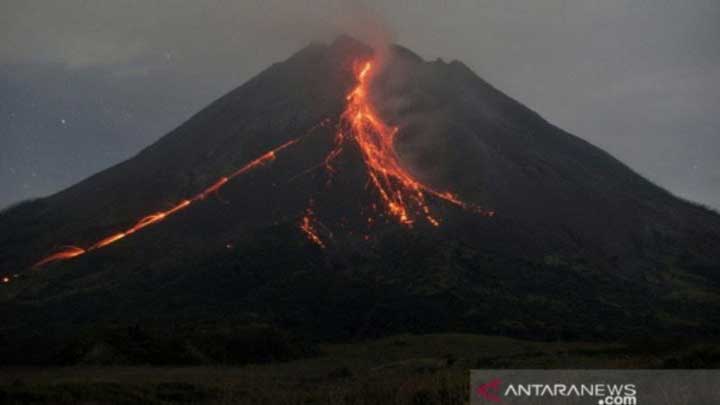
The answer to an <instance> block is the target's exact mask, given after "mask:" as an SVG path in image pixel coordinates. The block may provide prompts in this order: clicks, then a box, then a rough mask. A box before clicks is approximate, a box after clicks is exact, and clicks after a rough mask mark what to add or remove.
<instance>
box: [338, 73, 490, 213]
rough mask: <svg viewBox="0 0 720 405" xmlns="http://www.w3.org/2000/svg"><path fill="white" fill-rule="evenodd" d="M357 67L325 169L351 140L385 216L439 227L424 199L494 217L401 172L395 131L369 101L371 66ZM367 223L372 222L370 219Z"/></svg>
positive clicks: (403, 169)
mask: <svg viewBox="0 0 720 405" xmlns="http://www.w3.org/2000/svg"><path fill="white" fill-rule="evenodd" d="M358 66H359V68H358V69H357V73H356V74H357V76H356V79H357V85H356V87H355V88H354V89H353V90H352V91H351V92H350V93H349V94H348V95H347V97H346V100H347V107H346V108H345V111H344V112H343V113H342V116H341V117H340V119H341V122H340V125H339V130H338V133H337V135H336V141H335V147H334V149H333V150H332V151H331V152H330V153H329V154H328V156H327V158H326V159H325V166H326V168H327V169H328V170H329V171H331V172H333V171H334V169H333V167H332V164H331V162H332V160H334V159H335V158H336V157H337V156H339V155H340V153H341V151H342V148H343V143H344V142H345V141H346V140H347V139H348V138H350V139H352V140H354V141H355V143H356V144H357V145H358V147H359V149H360V151H361V153H362V157H363V161H364V162H365V166H366V167H367V174H368V177H369V178H370V181H371V183H372V185H373V186H374V188H375V190H376V191H377V192H378V194H379V195H380V198H381V199H382V202H383V204H384V206H385V209H386V211H387V213H388V214H390V216H392V217H394V218H395V219H396V220H397V221H398V222H400V223H401V224H403V225H406V226H412V225H413V223H415V222H416V218H418V217H422V218H424V219H425V220H426V221H427V222H428V223H430V224H432V225H433V226H439V225H440V221H439V220H438V219H437V218H436V217H435V216H434V215H433V214H432V212H431V210H430V207H429V205H428V202H427V198H426V195H432V196H435V197H437V198H440V199H442V200H444V201H447V202H449V203H452V204H454V205H457V206H459V207H461V208H463V209H466V210H470V211H474V212H476V213H478V214H482V215H486V216H493V215H494V212H493V211H485V210H483V209H481V208H480V207H477V206H475V205H472V204H468V203H465V202H463V201H462V200H460V199H459V198H458V197H457V196H456V195H454V194H452V193H450V192H439V191H437V190H435V189H433V188H431V187H429V186H427V185H425V184H423V183H421V182H420V181H418V180H417V179H415V178H414V177H413V176H412V175H411V174H410V173H408V171H407V170H405V168H403V166H402V164H401V163H400V158H399V157H398V155H397V153H396V152H395V138H396V136H397V133H398V128H397V127H391V126H389V125H388V124H386V123H385V122H383V121H382V120H381V119H380V118H379V116H378V114H377V113H376V110H375V108H374V107H373V105H372V102H371V99H370V95H369V94H370V75H371V74H372V70H373V67H374V65H373V62H372V61H368V62H365V63H363V64H360V65H358ZM344 131H347V133H345V132H344ZM368 221H369V222H372V219H369V220H368Z"/></svg>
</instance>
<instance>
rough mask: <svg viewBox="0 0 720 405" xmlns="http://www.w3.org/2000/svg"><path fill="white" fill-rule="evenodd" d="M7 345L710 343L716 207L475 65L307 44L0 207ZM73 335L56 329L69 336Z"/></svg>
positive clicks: (342, 44)
mask: <svg viewBox="0 0 720 405" xmlns="http://www.w3.org/2000/svg"><path fill="white" fill-rule="evenodd" d="M0 270H2V271H1V273H2V275H4V277H7V280H5V281H6V283H5V284H4V285H2V286H0V287H2V288H0V294H2V295H1V297H2V298H1V299H2V301H1V302H0V315H1V316H2V317H3V319H4V320H5V321H4V329H3V331H4V333H5V334H8V335H13V336H15V335H22V334H23V333H24V332H23V331H29V330H33V331H35V333H43V332H37V331H48V330H51V329H52V330H56V331H63V330H69V329H73V328H76V327H78V326H84V325H91V324H96V323H103V322H118V323H122V322H141V321H148V322H150V321H152V322H156V323H160V324H162V323H168V324H170V323H174V322H180V321H182V322H208V321H214V320H223V321H229V322H233V323H235V324H257V323H264V324H272V325H277V326H278V327H281V328H284V329H287V330H290V331H292V332H294V333H299V334H305V335H308V336H313V337H315V338H319V339H326V338H327V339H344V338H354V337H364V336H376V335H383V334H390V333H396V332H424V331H472V332H483V333H496V334H506V335H519V336H527V337H532V338H560V337H564V338H568V337H572V338H603V339H604V338H612V337H618V336H627V335H632V336H645V335H648V334H660V335H702V336H709V335H716V334H717V333H718V332H719V329H720V323H719V321H720V216H718V215H717V214H716V213H714V212H711V211H710V210H707V209H704V208H702V207H700V206H697V205H695V204H692V203H689V202H687V201H683V200H681V199H678V198H676V197H674V196H673V195H671V194H670V193H668V192H667V191H665V190H663V189H661V188H659V187H657V186H655V185H653V184H652V183H650V182H649V181H647V180H645V179H644V178H642V177H641V176H639V175H638V174H636V173H634V172H633V171H632V170H630V169H629V168H628V167H626V166H625V165H624V164H622V163H621V162H619V161H618V160H616V159H614V158H613V157H612V156H610V155H609V154H608V153H606V152H604V151H602V150H600V149H598V148H597V147H594V146H593V145H590V144H589V143H587V142H585V141H583V140H582V139H580V138H577V137H575V136H573V135H571V134H568V133H567V132H565V131H563V130H561V129H559V128H557V127H555V126H553V125H551V124H550V123H548V122H547V121H545V120H544V119H543V118H541V117H540V116H539V115H537V114H536V113H534V112H533V111H531V110H530V109H528V108H527V107H525V106H523V105H521V104H520V103H518V102H516V101H514V100H512V99H511V98H509V97H508V96H506V95H505V94H503V93H502V92H500V91H499V90H497V89H495V88H494V87H492V86H491V85H489V84H488V83H486V82H485V81H483V80H482V79H481V78H479V77H478V76H477V75H475V74H474V73H473V72H472V71H471V70H470V69H469V68H468V67H467V66H465V65H464V64H462V63H461V62H457V61H453V62H450V63H445V62H443V61H440V60H438V61H434V62H427V61H424V60H422V59H421V58H420V57H418V56H417V55H415V54H414V53H412V52H411V51H409V50H407V49H405V48H402V47H400V46H392V47H391V48H390V51H389V52H388V54H387V56H384V57H382V58H380V57H379V56H377V55H376V54H375V52H374V51H373V50H372V49H371V48H369V47H367V46H366V45H364V44H362V43H360V42H358V41H355V40H353V39H351V38H348V37H341V38H339V39H337V40H336V41H335V42H333V43H332V44H330V45H325V44H312V45H310V46H308V47H306V48H304V49H302V50H301V51H299V52H298V53H296V54H295V55H293V56H292V57H290V58H289V59H288V60H286V61H284V62H281V63H277V64H274V65H272V66H271V67H269V68H268V69H267V70H265V71H263V72H262V73H260V74H259V75H257V76H256V77H254V78H253V79H251V80H250V81H248V82H247V83H245V84H243V85H242V86H240V87H238V88H237V89H235V90H233V91H231V92H230V93H228V94H227V95H225V96H223V97H221V98H220V99H218V100H217V101H215V102H213V103H212V104H210V105H209V106H208V107H207V108H205V109H204V110H202V111H200V112H199V113H198V114H196V115H195V116H193V117H192V118H190V119H189V120H188V121H187V122H185V123H184V124H182V125H181V126H180V127H178V128H177V129H175V130H174V131H172V132H170V133H169V134H167V135H166V136H164V137H162V138H161V139H160V140H159V141H157V142H155V143H154V144H152V145H151V146H149V147H148V148H146V149H145V150H143V151H142V152H140V153H139V154H138V155H137V156H135V157H133V158H131V159H129V160H127V161H125V162H123V163H120V164H118V165H116V166H114V167H112V168H109V169H107V170H105V171H103V172H101V173H98V174H96V175H94V176H92V177H90V178H88V179H86V180H84V181H82V182H80V183H78V184H76V185H75V186H73V187H70V188H69V189H67V190H64V191H62V192H60V193H57V194H55V195H52V196H50V197H47V198H42V199H38V200H34V201H29V202H25V203H23V204H20V205H18V206H15V207H13V208H11V209H8V210H6V211H5V212H3V213H2V214H1V216H0ZM58 333H59V332H58Z"/></svg>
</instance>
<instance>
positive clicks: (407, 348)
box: [0, 334, 720, 405]
mask: <svg viewBox="0 0 720 405" xmlns="http://www.w3.org/2000/svg"><path fill="white" fill-rule="evenodd" d="M719 365H720V345H709V344H693V345H685V344H678V343H677V342H675V343H670V342H666V343H657V342H655V343H648V342H639V343H634V344H598V343H582V342H574V343H567V342H565V343H562V342H559V343H548V342H531V341H523V340H516V339H510V338H502V337H491V336H478V335H461V334H442V335H422V336H411V335H402V336H394V337H389V338H384V339H379V340H374V341H368V342H360V343H353V344H335V345H324V346H321V354H320V355H319V356H316V357H312V358H307V359H302V360H295V361H290V362H284V363H272V364H262V365H245V366H238V367H227V366H222V367H211V366H202V367H199V366H198V367H142V366H133V367H126V366H105V367H95V366H74V367H50V368H29V367H12V368H2V369H0V403H3V404H26V403H27V404H45V403H47V404H167V403H198V404H328V405H330V404H333V405H335V404H339V405H343V404H458V403H465V402H467V401H468V388H467V387H468V381H469V380H468V370H469V369H472V368H668V367H670V368H673V367H678V368H712V367H718V366H719Z"/></svg>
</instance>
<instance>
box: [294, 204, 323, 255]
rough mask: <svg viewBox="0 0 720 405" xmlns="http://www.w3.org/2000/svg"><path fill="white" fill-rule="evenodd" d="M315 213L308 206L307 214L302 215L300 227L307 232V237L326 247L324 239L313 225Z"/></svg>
mask: <svg viewBox="0 0 720 405" xmlns="http://www.w3.org/2000/svg"><path fill="white" fill-rule="evenodd" d="M313 215H314V214H313V211H312V209H310V208H308V209H307V210H306V211H305V216H303V217H302V222H301V223H300V229H301V230H302V231H303V232H304V233H305V236H307V238H308V239H310V241H311V242H313V243H314V244H316V245H318V246H320V247H321V248H323V249H325V243H324V242H323V241H322V239H320V236H319V235H318V232H317V230H316V229H315V226H314V225H313V221H314V217H313Z"/></svg>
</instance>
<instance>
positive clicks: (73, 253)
mask: <svg viewBox="0 0 720 405" xmlns="http://www.w3.org/2000/svg"><path fill="white" fill-rule="evenodd" d="M300 139H301V138H296V139H293V140H290V141H288V142H286V143H284V144H282V145H280V146H278V147H276V148H274V149H272V150H270V151H268V152H265V153H264V154H263V155H261V156H260V157H258V158H256V159H255V160H253V161H251V162H250V163H248V164H246V165H245V166H243V167H241V168H240V169H238V170H236V171H235V172H233V173H232V174H230V175H228V176H225V177H221V178H220V179H218V180H217V181H216V182H215V183H213V184H212V185H211V186H210V187H208V188H206V189H205V190H203V191H201V192H199V193H198V194H195V195H194V196H192V197H190V198H189V199H185V200H182V201H180V202H179V203H177V204H175V206H173V207H172V208H170V209H168V210H166V211H159V212H156V213H153V214H150V215H148V216H146V217H143V218H141V219H140V220H139V221H137V222H136V223H135V225H133V226H132V227H130V228H129V229H127V230H125V231H122V232H118V233H115V234H112V235H110V236H108V237H106V238H103V239H101V240H100V241H98V242H96V243H95V244H93V245H91V246H90V247H88V248H86V249H84V248H81V247H78V246H66V247H65V248H63V249H62V250H60V251H59V252H56V253H54V254H52V255H50V256H48V257H46V258H44V259H42V260H40V261H39V262H37V263H35V265H33V268H38V267H42V266H44V265H46V264H49V263H52V262H57V261H62V260H69V259H73V258H75V257H78V256H82V255H84V254H85V253H88V252H91V251H93V250H97V249H101V248H104V247H105V246H108V245H111V244H113V243H115V242H117V241H119V240H121V239H124V238H126V237H127V236H130V235H132V234H134V233H136V232H138V231H140V230H141V229H143V228H146V227H148V226H150V225H153V224H156V223H158V222H161V221H163V220H165V219H167V218H168V217H170V216H171V215H173V214H176V213H178V212H180V211H182V210H184V209H185V208H187V207H189V206H190V205H191V204H192V203H194V202H197V201H200V200H204V199H205V198H207V197H208V196H209V195H211V194H213V193H215V192H217V191H218V190H220V189H221V188H222V187H223V186H224V185H225V184H227V183H228V182H229V181H230V180H232V179H234V178H235V177H238V176H241V175H243V174H245V173H247V172H249V171H251V170H253V169H255V168H257V167H260V166H262V165H264V164H266V163H269V162H272V161H273V160H275V158H276V154H277V153H278V152H280V151H282V150H283V149H285V148H288V147H289V146H292V145H294V144H296V143H297V142H299V141H300Z"/></svg>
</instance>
